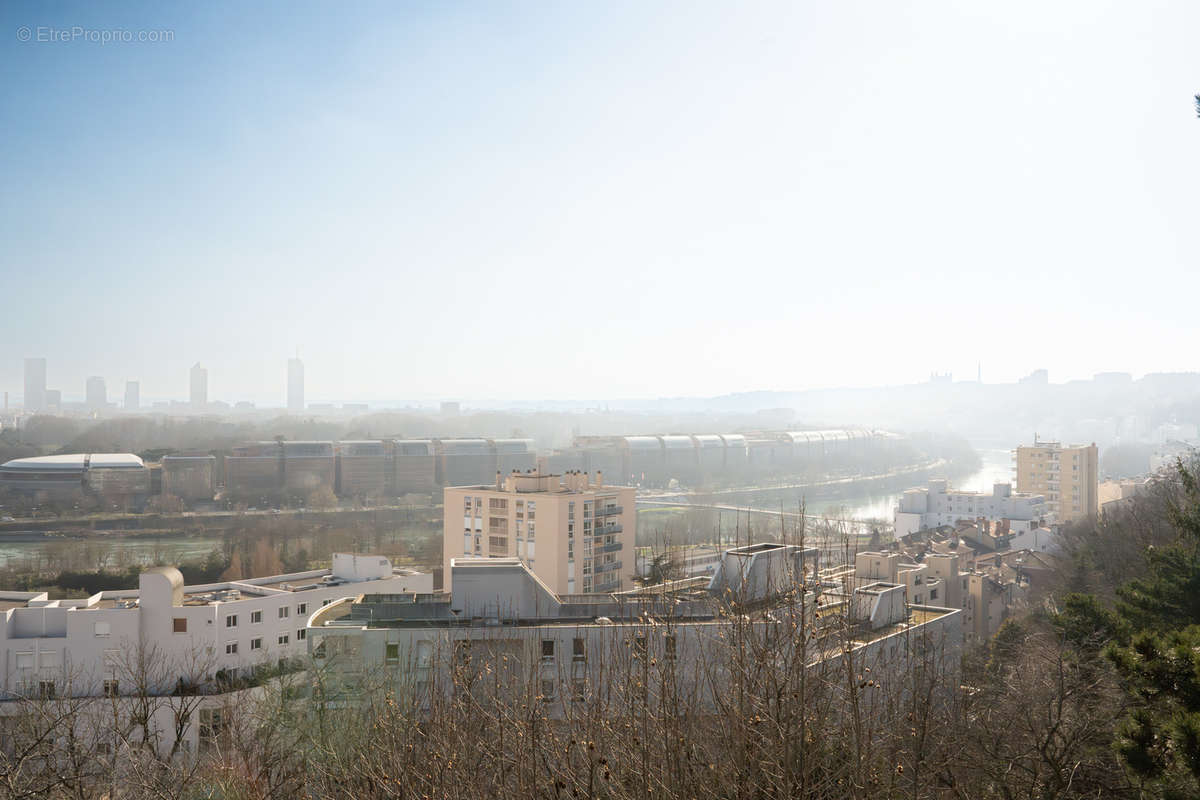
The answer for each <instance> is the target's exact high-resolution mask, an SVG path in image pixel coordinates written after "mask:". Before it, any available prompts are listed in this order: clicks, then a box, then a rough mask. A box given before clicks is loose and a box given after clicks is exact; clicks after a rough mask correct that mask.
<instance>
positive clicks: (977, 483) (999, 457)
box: [808, 448, 1013, 521]
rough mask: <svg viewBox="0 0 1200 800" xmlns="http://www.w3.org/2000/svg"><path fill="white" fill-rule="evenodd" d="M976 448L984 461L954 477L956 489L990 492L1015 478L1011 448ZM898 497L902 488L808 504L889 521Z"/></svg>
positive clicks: (813, 508)
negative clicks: (993, 486)
mask: <svg viewBox="0 0 1200 800" xmlns="http://www.w3.org/2000/svg"><path fill="white" fill-rule="evenodd" d="M976 452H978V453H979V458H980V460H981V461H982V464H981V465H980V467H979V469H978V470H976V471H975V472H974V473H972V474H971V475H968V476H967V477H966V478H963V479H961V480H957V481H952V485H953V487H954V488H955V489H965V490H967V491H972V492H988V493H991V491H992V484H995V483H1010V482H1012V480H1013V462H1012V451H1011V450H997V449H994V448H987V449H981V448H977V449H976ZM899 500H900V493H899V492H891V493H880V494H863V495H858V496H855V497H849V498H840V499H838V500H829V501H824V502H823V501H810V502H809V503H808V508H809V511H810V512H811V513H814V514H821V515H826V514H827V515H830V516H837V515H841V514H845V515H846V516H848V517H851V518H853V519H886V520H889V521H890V520H891V519H892V514H893V512H894V511H895V509H896V504H897V503H898V502H899Z"/></svg>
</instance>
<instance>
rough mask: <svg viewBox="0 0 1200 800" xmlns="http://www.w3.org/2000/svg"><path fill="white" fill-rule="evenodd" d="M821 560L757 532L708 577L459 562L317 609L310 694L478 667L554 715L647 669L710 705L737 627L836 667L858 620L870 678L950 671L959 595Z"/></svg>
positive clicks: (473, 671) (400, 685) (442, 690)
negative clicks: (439, 583) (391, 588)
mask: <svg viewBox="0 0 1200 800" xmlns="http://www.w3.org/2000/svg"><path fill="white" fill-rule="evenodd" d="M818 559H819V551H818V550H817V549H815V548H808V549H802V548H800V547H797V546H794V545H783V544H776V543H761V544H756V545H749V546H746V547H739V548H734V549H731V550H726V551H725V552H723V553H722V554H721V559H720V561H719V563H718V565H717V567H716V570H715V572H714V573H713V575H712V576H711V577H695V578H685V579H681V580H676V581H668V582H666V583H663V584H658V585H655V586H648V587H640V588H638V589H634V590H630V591H625V592H614V593H611V594H570V595H557V594H555V593H554V592H552V591H551V590H550V588H549V587H548V586H547V585H546V584H545V583H543V582H542V581H541V580H540V579H539V578H538V577H537V576H536V575H535V574H534V573H532V572H531V571H530V570H529V568H528V566H527V565H526V564H524V563H522V562H521V561H520V560H518V559H511V558H510V559H504V558H493V559H457V558H456V559H454V560H452V562H451V566H450V571H449V573H448V584H449V586H450V592H449V593H444V594H439V595H427V596H411V597H399V596H395V595H393V596H388V597H381V596H373V595H371V594H363V595H361V596H359V597H358V598H354V599H345V600H341V601H338V602H337V603H335V604H332V605H330V606H327V607H326V608H323V609H321V610H320V611H318V612H316V613H314V614H313V615H312V616H311V617H310V618H309V622H308V625H309V638H308V646H309V648H310V652H311V654H312V657H313V663H314V668H315V669H314V675H316V676H318V679H319V682H320V684H319V688H318V690H317V691H318V695H319V697H321V698H323V701H324V702H326V703H328V704H330V705H331V706H337V705H341V704H344V703H358V702H372V692H374V691H378V690H383V691H387V692H390V693H392V694H393V696H394V697H396V698H401V700H402V701H404V702H408V701H412V702H415V703H418V704H429V703H433V702H435V701H436V699H437V698H439V697H442V696H447V697H448V696H451V695H452V694H453V693H454V692H455V691H458V689H456V688H455V687H456V685H457V686H458V687H459V688H461V687H463V686H467V685H475V684H471V683H469V682H470V681H473V680H474V678H473V677H472V676H482V675H486V676H487V680H486V681H484V683H486V684H487V685H488V687H492V688H498V691H501V692H506V693H513V694H514V695H520V694H521V693H526V692H527V693H528V696H529V697H530V698H532V697H537V698H539V699H540V700H541V701H542V702H544V703H545V704H546V705H545V706H544V708H545V713H547V714H548V715H550V716H552V717H561V716H565V715H567V714H568V713H574V712H570V711H569V709H571V708H575V709H577V710H578V709H580V708H583V707H584V706H581V705H580V704H586V703H588V702H589V701H590V699H591V698H603V697H608V696H610V694H611V693H612V692H620V691H623V690H624V689H625V688H627V687H629V686H631V685H633V682H630V681H629V680H628V679H629V676H630V675H641V676H643V677H642V680H645V675H646V674H647V673H646V672H645V671H646V670H650V669H653V671H654V674H656V675H659V674H661V675H670V676H671V677H670V683H671V685H672V686H676V687H680V688H679V689H678V690H679V691H680V692H681V693H682V694H684V695H686V696H688V697H690V698H693V699H694V700H695V702H697V703H698V704H699V705H701V706H702V707H712V708H716V707H719V704H718V703H717V701H716V697H717V695H719V694H720V693H721V692H722V691H723V690H724V689H725V688H727V686H728V672H727V670H728V669H730V668H731V664H733V660H728V659H726V655H728V653H729V651H728V650H727V649H725V648H728V646H729V643H730V642H731V641H733V640H735V639H737V638H738V637H737V636H734V631H735V628H736V629H737V630H739V631H741V633H740V634H738V636H741V635H743V634H744V635H746V636H747V637H749V638H753V639H754V640H755V641H756V642H757V644H756V645H755V646H761V647H770V648H771V649H772V652H773V653H774V654H775V657H776V658H777V659H779V661H778V663H787V661H788V658H790V657H793V656H795V655H796V654H797V653H796V648H797V646H798V643H803V645H804V647H805V648H808V649H807V652H806V653H805V655H804V656H803V657H804V663H805V664H807V665H809V668H811V669H814V670H820V669H836V668H837V667H836V662H837V660H838V659H841V658H844V657H845V655H846V653H847V649H846V644H847V642H846V640H845V638H844V635H843V634H844V632H845V631H847V630H852V631H853V632H854V638H853V641H852V642H851V643H850V652H852V653H853V654H854V658H855V663H856V664H859V665H862V666H864V667H866V668H867V670H868V671H870V672H871V673H872V675H873V676H874V677H875V678H876V679H879V678H881V677H882V676H883V675H885V674H891V675H897V674H904V673H906V672H907V671H909V670H911V669H912V668H913V667H914V665H916V664H918V663H920V664H922V665H925V666H932V667H933V668H936V669H941V670H947V671H957V669H958V664H959V660H960V648H961V640H962V630H963V625H962V622H961V621H960V618H961V616H962V613H963V612H962V610H961V608H960V607H952V606H949V605H945V604H942V603H940V602H933V603H930V604H927V605H926V604H921V605H917V604H913V603H911V602H906V597H905V587H904V585H903V584H900V583H896V582H894V581H893V582H884V581H872V582H870V584H869V585H867V586H863V587H855V588H853V589H852V590H851V591H848V592H841V591H840V590H832V589H831V590H829V591H826V589H825V587H824V586H823V582H822V581H821V580H820V579H819V563H818ZM909 599H911V598H909ZM741 626H745V627H741ZM739 641H740V639H739ZM722 653H724V654H725V655H722ZM468 668H469V669H468ZM856 668H859V667H856ZM456 681H459V682H460V683H458V684H456V683H455V682H456ZM954 685H956V684H954ZM682 687H686V688H682ZM618 713H619V712H618Z"/></svg>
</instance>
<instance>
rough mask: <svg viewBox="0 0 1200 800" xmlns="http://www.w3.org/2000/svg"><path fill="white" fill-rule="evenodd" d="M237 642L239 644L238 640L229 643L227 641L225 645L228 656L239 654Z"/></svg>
mask: <svg viewBox="0 0 1200 800" xmlns="http://www.w3.org/2000/svg"><path fill="white" fill-rule="evenodd" d="M237 644H238V643H237V642H228V643H226V645H225V655H227V656H236V655H237Z"/></svg>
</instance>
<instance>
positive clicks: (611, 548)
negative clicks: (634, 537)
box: [592, 542, 624, 553]
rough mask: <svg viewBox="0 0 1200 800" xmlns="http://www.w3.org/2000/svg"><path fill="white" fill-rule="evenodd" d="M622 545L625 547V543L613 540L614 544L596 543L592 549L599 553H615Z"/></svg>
mask: <svg viewBox="0 0 1200 800" xmlns="http://www.w3.org/2000/svg"><path fill="white" fill-rule="evenodd" d="M622 547H624V545H623V544H621V542H613V543H612V544H602V545H595V546H593V548H592V549H593V550H595V551H596V552H597V553H615V552H617V551H618V550H620V549H621V548H622Z"/></svg>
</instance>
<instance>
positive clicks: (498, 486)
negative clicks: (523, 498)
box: [496, 470, 504, 492]
mask: <svg viewBox="0 0 1200 800" xmlns="http://www.w3.org/2000/svg"><path fill="white" fill-rule="evenodd" d="M503 490H504V484H503V482H502V481H501V480H500V470H496V491H497V492H500V491H503Z"/></svg>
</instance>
